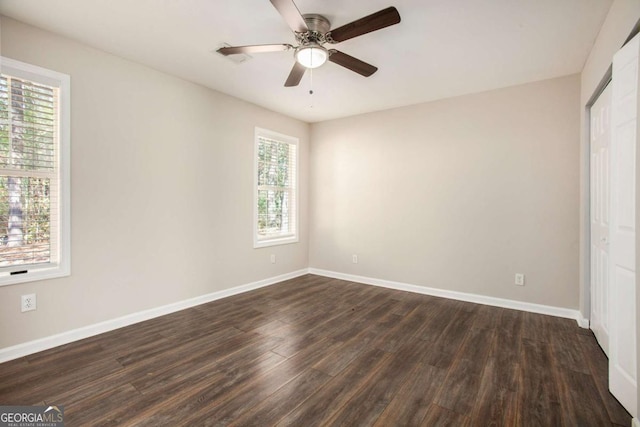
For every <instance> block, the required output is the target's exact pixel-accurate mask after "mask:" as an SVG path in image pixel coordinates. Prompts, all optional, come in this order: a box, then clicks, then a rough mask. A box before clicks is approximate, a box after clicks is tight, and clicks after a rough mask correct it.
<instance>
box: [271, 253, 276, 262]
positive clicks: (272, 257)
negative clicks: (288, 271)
mask: <svg viewBox="0 0 640 427" xmlns="http://www.w3.org/2000/svg"><path fill="white" fill-rule="evenodd" d="M275 263H276V254H271V264H275Z"/></svg>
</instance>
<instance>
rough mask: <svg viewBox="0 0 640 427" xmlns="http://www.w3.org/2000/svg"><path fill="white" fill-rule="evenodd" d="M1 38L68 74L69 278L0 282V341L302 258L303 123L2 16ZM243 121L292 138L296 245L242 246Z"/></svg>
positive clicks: (8, 48)
mask: <svg viewBox="0 0 640 427" xmlns="http://www.w3.org/2000/svg"><path fill="white" fill-rule="evenodd" d="M1 36H2V38H1V40H2V55H4V56H7V57H10V58H14V59H17V60H21V61H24V62H28V63H32V64H35V65H39V66H43V67H47V68H50V69H53V70H56V71H60V72H63V73H67V74H69V75H71V91H72V92H71V99H72V111H71V114H72V116H71V134H72V141H71V143H72V149H71V158H72V170H71V175H72V187H71V194H72V201H71V214H72V276H71V277H69V278H63V279H59V280H51V281H41V282H34V283H29V284H21V285H13V286H5V287H0V348H3V347H7V346H11V345H14V344H18V343H22V342H27V341H30V340H34V339H37V338H41V337H46V336H49V335H52V334H56V333H60V332H64V331H68V330H71V329H74V328H78V327H82V326H85V325H90V324H93V323H96V322H100V321H104V320H109V319H113V318H116V317H119V316H122V315H125V314H129V313H134V312H139V311H141V310H145V309H149V308H153V307H158V306H161V305H164V304H168V303H172V302H177V301H181V300H184V299H188V298H192V297H196V296H200V295H204V294H207V293H211V292H215V291H219V290H223V289H227V288H230V287H233V286H237V285H242V284H246V283H249V282H252V281H256V280H260V279H265V278H268V277H273V276H277V275H280V274H283V273H288V272H292V271H295V270H298V269H303V268H306V267H307V266H308V237H307V232H306V230H307V203H308V202H307V191H306V187H307V185H308V176H307V170H308V142H309V126H308V125H307V124H306V123H303V122H300V121H297V120H294V119H291V118H287V117H285V116H282V115H280V114H276V113H273V112H270V111H267V110H265V109H262V108H259V107H257V106H255V105H252V104H248V103H245V102H242V101H239V100H237V99H234V98H231V97H228V96H226V95H222V94H220V93H217V92H214V91H211V90H208V89H206V88H204V87H201V86H198V85H195V84H192V83H188V82H186V81H183V80H180V79H178V78H175V77H172V76H169V75H166V74H163V73H160V72H157V71H154V70H152V69H149V68H146V67H144V66H142V65H139V64H136V63H132V62H130V61H127V60H124V59H120V58H118V57H115V56H112V55H109V54H106V53H104V52H101V51H98V50H95V49H92V48H89V47H87V46H84V45H81V44H78V43H76V42H73V41H70V40H68V39H65V38H62V37H59V36H56V35H53V34H51V33H48V32H45V31H41V30H39V29H35V28H33V27H30V26H27V25H24V24H21V23H18V22H16V21H14V20H11V19H8V18H4V17H3V18H2V34H1ZM255 126H259V127H263V128H267V129H271V130H274V131H277V132H281V133H285V134H288V135H292V136H296V137H299V138H300V143H301V150H300V162H301V167H300V171H301V172H300V187H301V192H300V195H301V200H300V207H301V220H300V225H301V227H300V228H301V230H302V234H301V239H300V243H298V244H291V245H286V246H279V247H273V248H265V249H253V240H252V212H253V210H252V197H253V188H252V187H253V171H252V168H253V157H252V156H253V137H254V127H255ZM271 253H275V254H276V255H277V260H278V262H277V264H271V263H270V261H269V254H271ZM31 292H35V293H36V294H37V298H38V310H37V311H35V312H29V313H24V314H22V313H20V295H22V294H26V293H31Z"/></svg>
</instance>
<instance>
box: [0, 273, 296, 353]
mask: <svg viewBox="0 0 640 427" xmlns="http://www.w3.org/2000/svg"><path fill="white" fill-rule="evenodd" d="M305 274H308V270H307V269H302V270H298V271H293V272H291V273H286V274H281V275H279V276H275V277H270V278H267V279H263V280H258V281H256V282H251V283H247V284H245V285H240V286H236V287H234V288H230V289H225V290H222V291H217V292H212V293H210V294H206V295H201V296H199V297H195V298H190V299H187V300H183V301H179V302H175V303H172V304H167V305H163V306H161V307H156V308H151V309H149V310H144V311H140V312H138V313H132V314H128V315H125V316H122V317H117V318H115V319H111V320H106V321H104V322H100V323H95V324H93V325H88V326H84V327H82V328H78V329H73V330H71V331H67V332H62V333H60V334H56V335H51V336H48V337H45V338H40V339H37V340H34V341H29V342H26V343H22V344H18V345H14V346H12V347H6V348H3V349H0V363H3V362H7V361H9V360H13V359H17V358H19V357H23V356H27V355H29V354H33V353H37V352H39V351H43V350H48V349H50V348H53V347H57V346H59V345H63V344H68V343H70V342H73V341H78V340H81V339H85V338H88V337H92V336H94V335H98V334H102V333H105V332H109V331H113V330H114V329H118V328H122V327H124V326H129V325H133V324H134V323H138V322H143V321H145V320H149V319H153V318H155V317H159V316H164V315H165V314H170V313H174V312H176V311H180V310H184V309H186V308H190V307H195V306H197V305H201V304H205V303H208V302H211V301H215V300H218V299H221V298H226V297H229V296H232V295H237V294H241V293H244V292H248V291H252V290H254V289H258V288H263V287H265V286H269V285H273V284H275V283H278V282H282V281H284V280H289V279H293V278H296V277H300V276H303V275H305Z"/></svg>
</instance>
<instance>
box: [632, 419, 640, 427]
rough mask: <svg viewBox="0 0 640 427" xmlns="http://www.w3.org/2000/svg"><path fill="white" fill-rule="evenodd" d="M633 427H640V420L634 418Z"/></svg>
mask: <svg viewBox="0 0 640 427" xmlns="http://www.w3.org/2000/svg"><path fill="white" fill-rule="evenodd" d="M631 427H640V420H638V419H637V418H635V417H634V418H632V419H631Z"/></svg>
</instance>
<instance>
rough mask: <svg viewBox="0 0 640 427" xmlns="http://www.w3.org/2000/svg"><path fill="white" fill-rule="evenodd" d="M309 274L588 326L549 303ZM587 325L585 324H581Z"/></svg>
mask: <svg viewBox="0 0 640 427" xmlns="http://www.w3.org/2000/svg"><path fill="white" fill-rule="evenodd" d="M309 273H310V274H316V275H318V276H325V277H331V278H333V279H341V280H348V281H351V282H358V283H364V284H366V285H373V286H380V287H383V288H389V289H396V290H399V291H408V292H414V293H418V294H423V295H431V296H436V297H442V298H449V299H455V300H459V301H467V302H473V303H476V304H484V305H492V306H495V307H503V308H510V309H513V310H521V311H528V312H531V313H539V314H548V315H550V316H556V317H564V318H567V319H573V320H575V321H576V322H577V323H578V325H579V326H580V327H583V328H584V327H588V324H589V322H588V320H586V319H585V318H583V317H582V315H581V314H580V312H579V311H578V310H572V309H569V308H562V307H554V306H551V305H542V304H534V303H530V302H524V301H515V300H509V299H503V298H496V297H489V296H485V295H478V294H469V293H466V292H457V291H449V290H446V289H437V288H429V287H427V286H417V285H410V284H408V283H402V282H394V281H391V280H382V279H374V278H372V277H364V276H356V275H353V274H345V273H338V272H335V271H328V270H321V269H318V268H309ZM583 325H587V326H583Z"/></svg>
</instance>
